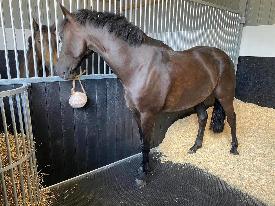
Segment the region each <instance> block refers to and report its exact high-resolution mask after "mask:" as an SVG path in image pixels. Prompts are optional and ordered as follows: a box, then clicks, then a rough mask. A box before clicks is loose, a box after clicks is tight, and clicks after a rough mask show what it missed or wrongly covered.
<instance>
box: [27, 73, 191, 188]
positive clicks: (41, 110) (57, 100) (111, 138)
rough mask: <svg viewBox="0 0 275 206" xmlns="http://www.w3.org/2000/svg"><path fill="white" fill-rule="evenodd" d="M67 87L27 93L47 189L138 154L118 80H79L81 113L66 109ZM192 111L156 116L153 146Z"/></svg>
mask: <svg viewBox="0 0 275 206" xmlns="http://www.w3.org/2000/svg"><path fill="white" fill-rule="evenodd" d="M71 84H72V83H71V82H51V83H35V84H32V86H31V89H30V101H31V115H32V124H33V134H34V137H35V140H36V149H37V158H38V165H39V170H41V172H43V173H45V174H48V175H46V176H45V184H46V185H51V184H54V183H57V182H60V181H62V180H66V179H68V178H71V177H74V176H76V175H79V174H82V173H84V172H88V171H90V170H93V169H96V168H99V167H101V166H104V165H107V164H110V163H113V162H115V161H117V160H120V159H123V158H125V157H128V156H130V155H132V154H136V153H138V152H140V138H139V134H138V128H137V125H136V122H135V120H134V118H133V115H132V113H131V112H130V111H129V110H128V108H127V107H126V105H125V101H124V91H123V87H122V85H121V83H120V81H119V80H118V79H116V78H108V79H90V80H84V81H82V84H83V86H84V88H85V90H86V92H87V95H88V98H89V101H88V104H87V105H86V106H85V107H84V108H81V109H72V108H71V107H70V106H69V104H68V99H69V96H70V90H71V88H72V85H71ZM78 86H79V85H78ZM78 89H80V88H78ZM191 112H192V110H187V111H184V112H181V113H174V114H166V115H160V117H159V118H158V122H157V123H156V127H155V131H154V132H153V133H154V134H153V139H152V147H155V146H157V145H159V143H160V142H161V141H162V140H163V138H164V137H165V133H166V131H167V129H168V127H169V126H170V125H171V124H172V123H173V122H174V121H175V120H177V119H179V118H183V117H185V116H186V115H188V114H190V113H191Z"/></svg>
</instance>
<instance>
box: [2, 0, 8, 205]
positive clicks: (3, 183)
mask: <svg viewBox="0 0 275 206" xmlns="http://www.w3.org/2000/svg"><path fill="white" fill-rule="evenodd" d="M1 3H2V2H1ZM2 101H3V100H2ZM0 106H1V109H2V106H3V105H0ZM2 168H3V164H2V159H1V156H0V169H2ZM0 175H1V176H0V177H1V178H0V180H1V185H2V190H3V193H2V195H3V199H4V204H5V205H7V206H9V205H10V204H9V202H8V195H7V187H6V183H5V173H4V172H1V173H0Z"/></svg>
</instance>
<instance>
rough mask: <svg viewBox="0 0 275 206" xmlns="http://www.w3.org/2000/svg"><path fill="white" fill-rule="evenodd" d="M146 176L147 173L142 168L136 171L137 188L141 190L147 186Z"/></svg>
mask: <svg viewBox="0 0 275 206" xmlns="http://www.w3.org/2000/svg"><path fill="white" fill-rule="evenodd" d="M147 175H148V171H147V172H144V171H143V168H142V167H140V168H139V169H138V176H137V178H136V180H135V181H136V184H137V186H138V187H139V188H142V187H144V186H145V185H146V184H147Z"/></svg>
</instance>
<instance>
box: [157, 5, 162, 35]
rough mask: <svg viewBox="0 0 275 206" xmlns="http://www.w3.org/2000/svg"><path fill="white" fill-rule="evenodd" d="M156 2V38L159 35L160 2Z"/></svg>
mask: <svg viewBox="0 0 275 206" xmlns="http://www.w3.org/2000/svg"><path fill="white" fill-rule="evenodd" d="M157 1H158V6H157V30H156V32H157V36H158V35H159V21H160V18H161V17H160V14H159V10H160V0H157Z"/></svg>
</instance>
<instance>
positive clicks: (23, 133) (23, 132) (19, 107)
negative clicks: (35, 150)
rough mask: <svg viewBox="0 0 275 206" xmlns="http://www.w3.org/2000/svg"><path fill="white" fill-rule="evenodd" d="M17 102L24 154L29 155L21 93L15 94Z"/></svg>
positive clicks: (29, 187) (29, 189)
mask: <svg viewBox="0 0 275 206" xmlns="http://www.w3.org/2000/svg"><path fill="white" fill-rule="evenodd" d="M15 99H16V104H17V112H18V119H19V124H20V132H21V135H22V142H23V154H24V155H27V148H26V135H25V131H24V123H23V117H22V107H21V100H20V96H19V94H17V95H16V96H15ZM26 173H27V189H28V195H29V197H30V198H31V186H30V175H29V171H28V169H26Z"/></svg>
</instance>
